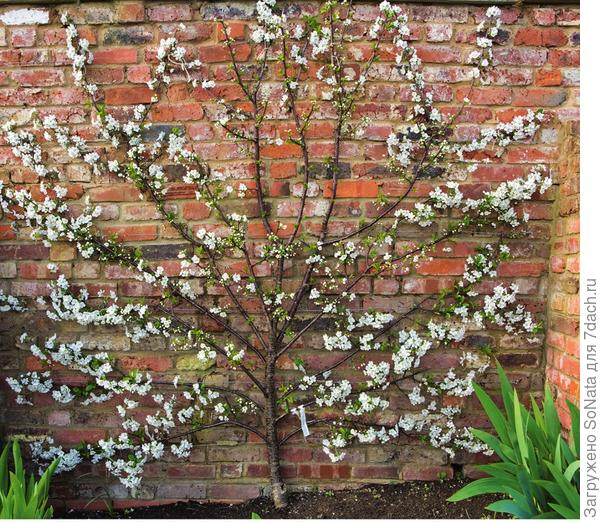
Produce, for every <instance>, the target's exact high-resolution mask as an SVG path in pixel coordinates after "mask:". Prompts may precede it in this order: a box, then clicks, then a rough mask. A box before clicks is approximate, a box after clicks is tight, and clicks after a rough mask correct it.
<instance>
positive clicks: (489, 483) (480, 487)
mask: <svg viewBox="0 0 600 522" xmlns="http://www.w3.org/2000/svg"><path fill="white" fill-rule="evenodd" d="M487 493H503V489H502V487H501V486H500V484H499V483H498V480H497V479H496V478H494V477H485V478H480V479H477V480H475V481H474V482H471V483H469V484H467V485H466V486H464V487H462V488H461V489H460V490H458V491H457V492H456V493H454V494H453V495H452V496H451V497H449V498H448V501H449V502H460V501H461V500H465V499H467V498H471V497H476V496H478V495H485V494H487Z"/></svg>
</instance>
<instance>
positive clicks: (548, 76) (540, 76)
mask: <svg viewBox="0 0 600 522" xmlns="http://www.w3.org/2000/svg"><path fill="white" fill-rule="evenodd" d="M561 83H562V73H561V72H560V69H540V70H539V71H537V72H536V73H535V84H536V85H539V86H540V87H553V86H556V85H560V84H561Z"/></svg>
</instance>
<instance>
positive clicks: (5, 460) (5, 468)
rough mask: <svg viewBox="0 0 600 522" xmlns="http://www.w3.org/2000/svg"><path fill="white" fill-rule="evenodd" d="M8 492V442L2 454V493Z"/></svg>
mask: <svg viewBox="0 0 600 522" xmlns="http://www.w3.org/2000/svg"><path fill="white" fill-rule="evenodd" d="M7 492H8V444H6V445H5V446H4V449H3V450H2V455H0V494H2V495H6V493H7Z"/></svg>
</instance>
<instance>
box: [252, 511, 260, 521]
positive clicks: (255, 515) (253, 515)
mask: <svg viewBox="0 0 600 522" xmlns="http://www.w3.org/2000/svg"><path fill="white" fill-rule="evenodd" d="M250 518H251V519H252V520H258V519H262V517H261V516H260V515H259V514H258V513H255V512H254V511H253V512H252V514H251V515H250Z"/></svg>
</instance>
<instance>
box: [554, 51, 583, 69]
mask: <svg viewBox="0 0 600 522" xmlns="http://www.w3.org/2000/svg"><path fill="white" fill-rule="evenodd" d="M548 63H549V64H551V65H554V66H555V67H576V66H578V65H579V49H551V50H550V53H549V54H548Z"/></svg>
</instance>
